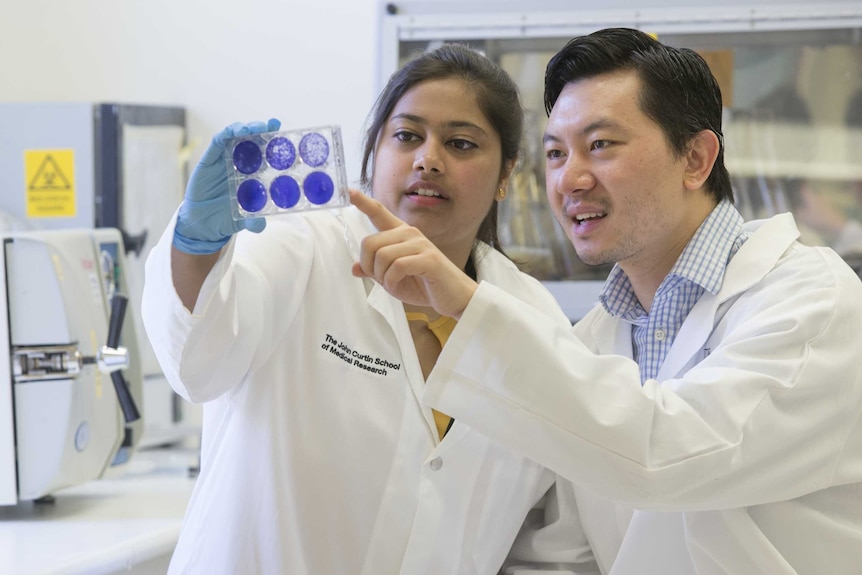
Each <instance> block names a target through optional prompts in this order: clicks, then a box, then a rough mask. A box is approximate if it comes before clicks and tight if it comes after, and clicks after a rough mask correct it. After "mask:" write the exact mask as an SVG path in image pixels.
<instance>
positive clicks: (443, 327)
mask: <svg viewBox="0 0 862 575" xmlns="http://www.w3.org/2000/svg"><path fill="white" fill-rule="evenodd" d="M417 320H418V321H424V322H425V323H426V324H428V329H430V330H431V333H433V334H434V335H435V336H436V337H437V340H438V341H439V342H440V347H441V348H442V347H443V346H444V345H446V341H447V340H448V339H449V336H450V335H452V330H454V329H455V326H456V325H457V324H458V320H456V319H455V318H454V317H447V316H445V315H441V316H440V317H438V318H437V319H435V320H434V321H428V316H427V315H426V314H424V313H421V312H418V311H408V312H407V321H417ZM431 412H432V413H433V414H434V425H436V426H437V435H438V436H439V437H440V439H443V436H444V435H445V434H446V429H447V428H448V427H449V422H450V421H452V418H451V417H449V416H448V415H446V414H444V413H440V412H439V411H437V410H435V409H432V410H431Z"/></svg>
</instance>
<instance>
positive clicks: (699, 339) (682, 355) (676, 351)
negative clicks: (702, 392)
mask: <svg viewBox="0 0 862 575" xmlns="http://www.w3.org/2000/svg"><path fill="white" fill-rule="evenodd" d="M743 230H745V231H752V232H754V233H752V235H751V237H750V238H749V239H748V240H747V241H746V242H745V243H744V244H743V245H742V247H741V248H740V249H739V251H738V252H737V253H736V255H735V256H734V257H733V259H731V260H730V264H728V266H727V270H726V272H725V275H724V281H723V282H722V285H721V288H720V289H719V291H718V293H717V294H715V295H713V294H710V293H707V294H704V295H703V296H702V297H701V298H700V300H699V301H698V302H697V304H696V305H695V306H694V308H692V310H691V312H690V313H689V314H688V317H687V318H686V319H685V322H683V324H682V327H681V328H680V330H679V333H678V334H677V336H676V339H675V340H674V343H673V346H672V347H671V348H670V351H669V352H668V354H667V357H666V358H665V361H664V363H663V364H662V367H661V369H660V370H659V372H658V375H657V376H656V379H658V380H659V381H664V380H666V379H672V378H674V377H676V376H677V374H679V373H682V372H683V371H684V370H685V369H686V367H687V366H689V365H691V364H693V363H696V362H698V361H701V360H702V359H704V358H705V357H706V355H708V354H709V349H708V348H706V347H704V346H705V344H706V342H707V340H708V338H709V336H710V335H711V334H712V331H713V328H714V327H715V323H716V314H717V313H718V310H719V306H720V305H721V304H723V303H724V302H726V301H728V300H730V299H731V298H733V297H735V296H736V295H738V294H740V293H742V292H744V291H745V290H747V289H749V288H750V287H751V286H752V285H754V284H755V283H757V282H759V281H760V280H761V279H763V277H764V276H765V275H766V274H767V273H768V272H769V270H771V269H772V268H773V267H775V264H776V262H777V261H778V259H779V258H780V257H781V256H782V254H784V252H786V251H787V249H788V248H789V247H790V246H791V245H792V244H793V242H794V241H795V240H796V238H798V237H799V230H798V229H797V228H796V224H795V223H794V221H793V217H792V216H791V215H790V214H780V215H778V216H775V217H773V218H770V219H769V220H765V221H757V222H749V223H748V224H746V225H745V226H744V227H743Z"/></svg>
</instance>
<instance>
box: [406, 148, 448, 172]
mask: <svg viewBox="0 0 862 575" xmlns="http://www.w3.org/2000/svg"><path fill="white" fill-rule="evenodd" d="M443 167H444V166H443V158H442V155H441V154H440V152H439V150H438V149H437V146H436V145H435V144H434V143H433V142H426V143H425V144H424V145H423V146H421V147H420V148H419V149H417V150H416V158H415V159H414V160H413V169H414V170H417V171H420V172H442V171H443Z"/></svg>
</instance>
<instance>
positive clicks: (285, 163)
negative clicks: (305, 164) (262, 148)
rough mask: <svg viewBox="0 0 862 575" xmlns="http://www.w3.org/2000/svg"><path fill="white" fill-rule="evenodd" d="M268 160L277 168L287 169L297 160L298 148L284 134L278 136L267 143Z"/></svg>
mask: <svg viewBox="0 0 862 575" xmlns="http://www.w3.org/2000/svg"><path fill="white" fill-rule="evenodd" d="M266 161H267V162H268V163H269V165H270V166H272V167H273V168H275V169H276V170H286V169H288V168H289V167H290V166H292V165H293V162H295V161H296V148H294V147H293V143H292V142H291V141H290V140H288V139H287V138H285V137H283V136H277V137H275V138H273V139H271V140H270V141H269V143H268V144H267V145H266Z"/></svg>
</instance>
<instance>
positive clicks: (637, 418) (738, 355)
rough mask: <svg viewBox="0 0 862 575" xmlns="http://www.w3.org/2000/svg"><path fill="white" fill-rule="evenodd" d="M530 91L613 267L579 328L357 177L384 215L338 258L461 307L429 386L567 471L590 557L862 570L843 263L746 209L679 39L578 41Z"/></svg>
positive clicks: (861, 470) (853, 282)
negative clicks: (448, 259)
mask: <svg viewBox="0 0 862 575" xmlns="http://www.w3.org/2000/svg"><path fill="white" fill-rule="evenodd" d="M545 103H546V107H547V110H548V112H549V120H548V127H547V131H546V133H545V136H544V145H545V151H546V156H547V193H548V199H549V202H550V205H551V207H552V209H553V211H554V213H555V215H556V217H557V219H558V221H559V223H560V225H562V226H563V228H564V229H565V230H566V233H567V235H568V237H569V239H570V240H571V242H572V244H573V245H574V246H575V248H576V250H577V252H578V255H579V256H580V257H581V258H582V259H583V260H584V261H585V262H587V263H591V264H599V263H606V262H613V263H615V264H616V265H615V267H614V269H613V270H612V271H611V273H610V275H609V277H608V280H607V283H606V285H605V287H604V289H603V292H602V294H601V303H600V305H598V306H597V307H596V308H595V309H593V310H592V311H591V312H590V313H589V314H588V315H587V316H586V317H585V318H584V319H583V320H582V321H580V322H578V323H577V324H576V325H575V326H574V329H573V332H572V333H568V332H565V331H564V330H560V329H559V327H558V326H556V325H552V324H551V322H548V321H545V320H543V319H542V318H540V317H537V315H536V314H535V313H533V312H532V311H531V310H530V309H529V308H528V307H527V306H524V305H523V304H521V303H520V302H517V301H516V300H515V299H514V298H511V297H510V296H507V295H506V294H504V293H502V292H501V291H499V290H496V289H494V288H493V287H492V286H490V285H486V284H481V285H478V286H477V285H476V284H475V283H472V282H471V281H470V280H469V278H465V277H464V276H463V274H459V273H457V272H458V270H456V269H452V266H446V265H445V263H441V258H439V257H438V256H437V255H436V254H434V251H433V249H431V248H430V247H429V246H428V243H427V242H423V241H422V240H421V238H420V237H419V236H418V234H417V233H416V232H415V230H412V229H410V228H408V227H406V226H403V225H400V223H399V222H398V221H397V219H395V218H394V217H392V216H391V215H390V214H387V213H385V211H384V210H382V209H380V207H379V206H378V205H376V204H375V203H374V202H373V200H370V199H367V198H363V197H359V196H357V195H356V194H353V196H352V197H353V201H354V202H355V203H357V205H360V207H361V208H362V209H363V211H365V212H366V213H368V214H369V216H370V217H371V219H372V221H374V223H375V225H376V226H377V227H378V229H380V230H382V231H381V233H379V234H376V235H374V236H370V237H369V238H366V240H365V241H364V242H363V250H362V254H361V259H360V262H359V263H358V264H356V265H355V266H354V273H355V274H357V275H368V276H372V277H374V278H375V279H377V280H378V281H380V282H381V283H382V284H383V285H384V286H385V287H386V288H387V290H388V291H390V292H391V293H393V294H395V295H396V297H399V298H401V299H404V300H406V301H413V302H414V303H415V302H427V303H430V304H431V305H433V306H434V307H435V308H436V309H437V311H438V312H440V313H441V314H444V315H449V316H453V317H456V318H458V320H459V322H458V326H457V327H456V329H455V331H454V332H453V333H452V336H451V337H450V339H449V341H448V344H447V345H446V347H445V348H444V349H443V352H442V354H441V355H440V358H439V359H438V362H437V366H436V367H435V369H434V371H433V372H432V374H431V376H430V377H429V379H428V381H427V383H426V391H425V394H424V397H423V400H424V401H425V403H426V404H427V405H429V406H431V407H433V408H435V409H438V410H440V411H443V412H445V413H447V414H449V415H451V416H453V417H454V418H456V419H460V420H463V421H464V422H465V423H467V424H469V425H470V426H472V427H474V428H475V429H477V430H478V431H481V432H483V433H485V434H486V435H488V436H489V437H490V438H492V439H494V440H496V441H498V442H500V443H502V444H503V445H505V446H507V447H509V448H511V449H513V450H515V451H518V452H521V453H524V454H528V455H529V456H530V457H532V458H533V459H535V460H536V461H538V462H539V463H542V464H544V465H546V466H547V467H549V468H550V469H552V470H554V471H555V472H557V473H558V474H560V475H562V476H564V477H566V478H567V479H569V480H570V481H571V482H572V486H573V487H572V488H573V490H574V496H573V497H571V492H569V499H571V500H573V501H572V502H571V506H570V507H569V509H568V511H574V509H575V508H576V509H577V513H578V515H579V518H580V523H581V526H582V528H583V532H584V534H585V535H586V539H587V541H588V542H589V545H590V547H591V549H592V552H593V554H594V558H595V561H596V563H597V564H598V567H599V569H600V570H601V572H602V573H612V574H630V573H637V574H639V575H640V574H655V575H658V574H661V575H668V574H673V573H680V574H689V573H709V574H718V573H728V574H734V575H737V574H769V575H777V574H790V573H812V574H815V573H816V574H819V573H829V574H830V575H835V574H850V573H859V569H860V566H862V369H860V364H859V359H858V358H859V357H862V338H860V333H862V284H860V281H859V279H858V278H857V277H856V275H855V274H854V273H853V272H852V270H850V269H849V268H848V267H847V266H846V265H845V264H844V263H843V262H842V261H841V259H840V258H839V257H838V256H837V255H836V254H835V253H834V252H833V251H831V250H829V249H827V248H813V247H806V246H803V245H801V244H799V243H798V242H797V236H798V234H799V233H798V230H797V228H796V226H795V224H794V221H793V218H792V216H790V215H789V214H781V215H778V216H776V217H774V218H771V219H769V220H765V221H756V222H749V223H746V224H743V221H742V217H741V216H740V215H739V213H738V212H737V211H736V210H735V209H734V207H733V204H732V199H733V198H732V191H731V187H730V180H729V177H728V174H727V171H726V169H725V167H724V163H723V149H722V137H721V94H720V91H719V88H718V85H717V83H716V81H715V79H714V78H713V76H712V74H711V73H710V71H709V68H708V66H707V65H706V63H705V62H704V61H703V59H702V58H700V57H699V56H698V55H697V54H695V53H694V52H692V51H690V50H680V49H675V48H671V47H667V46H664V45H662V44H660V43H659V42H657V41H656V40H654V39H652V38H650V37H649V36H648V35H646V34H643V33H641V32H638V31H634V30H628V29H609V30H602V31H599V32H596V33H594V34H591V35H589V36H585V37H579V38H575V39H574V40H572V41H571V42H570V43H569V44H568V45H567V46H566V47H565V48H563V49H562V50H561V51H560V52H559V53H558V54H557V55H556V56H554V58H553V59H552V60H551V61H550V63H549V64H548V68H547V71H546V77H545ZM443 469H445V461H444V467H443ZM558 491H559V492H560V500H561V501H565V500H566V487H565V486H564V485H558Z"/></svg>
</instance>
